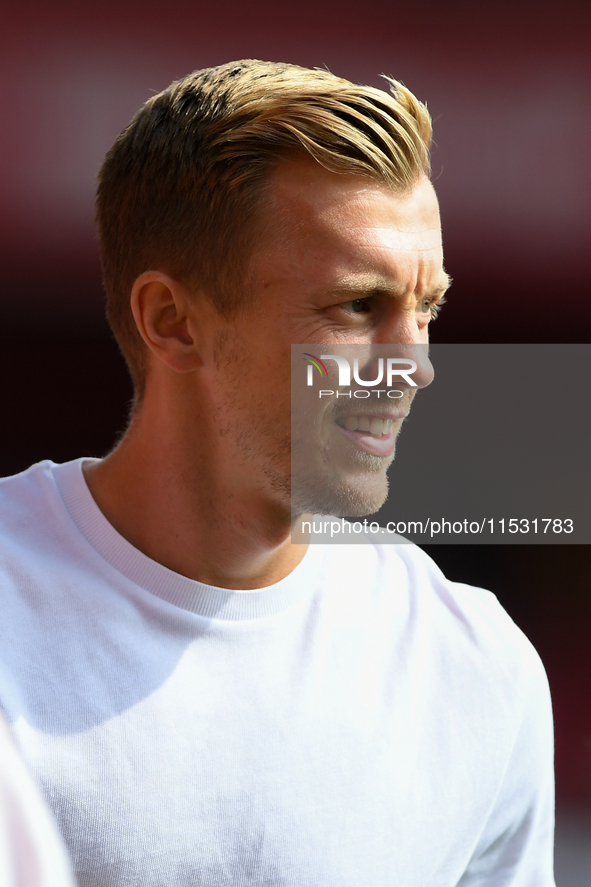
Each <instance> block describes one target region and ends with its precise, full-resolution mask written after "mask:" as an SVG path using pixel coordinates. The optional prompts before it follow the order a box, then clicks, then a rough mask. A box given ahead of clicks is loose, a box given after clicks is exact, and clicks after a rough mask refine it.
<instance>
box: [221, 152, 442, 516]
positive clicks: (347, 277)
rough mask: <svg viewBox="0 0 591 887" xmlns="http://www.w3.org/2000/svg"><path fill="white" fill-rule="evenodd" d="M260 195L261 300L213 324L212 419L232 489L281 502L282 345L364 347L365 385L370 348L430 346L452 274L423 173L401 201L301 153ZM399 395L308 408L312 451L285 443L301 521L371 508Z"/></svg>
mask: <svg viewBox="0 0 591 887" xmlns="http://www.w3.org/2000/svg"><path fill="white" fill-rule="evenodd" d="M267 195H268V196H267V200H266V205H265V207H264V209H263V211H262V219H261V222H262V225H261V227H262V234H261V237H260V239H259V241H258V248H257V250H256V252H255V256H254V263H253V268H254V274H253V295H254V297H255V304H254V306H253V307H252V308H249V309H248V310H247V311H245V312H244V313H242V314H240V315H239V316H237V317H235V318H234V319H233V320H232V321H231V322H230V323H226V324H225V326H220V329H219V330H218V334H217V337H216V339H217V351H216V354H217V359H216V369H217V375H216V377H215V379H212V395H213V396H214V398H215V404H216V405H215V408H214V416H213V418H214V421H215V422H216V425H217V428H218V431H219V435H220V440H221V442H222V444H223V449H224V450H226V449H227V448H228V447H229V446H230V445H231V446H233V447H234V452H233V455H232V454H230V453H229V452H227V453H225V458H226V459H230V460H231V462H232V465H233V469H234V470H235V471H236V473H237V477H238V475H239V476H240V478H241V480H240V482H241V483H248V482H250V483H252V484H253V485H254V487H256V489H257V491H258V492H259V493H266V494H268V495H271V496H272V497H274V498H275V499H276V500H278V501H279V500H280V501H281V502H282V504H284V505H285V504H287V503H289V498H290V474H291V464H290V463H291V459H290V453H291V439H290V427H291V410H290V363H291V361H290V350H291V349H290V346H291V345H292V344H296V343H307V344H311V345H315V344H318V345H320V344H321V345H323V346H324V349H320V350H316V353H317V354H320V353H321V351H322V353H325V354H326V353H330V352H329V351H328V350H326V349H328V347H329V346H333V350H334V348H338V347H339V346H350V345H359V346H364V347H365V354H366V355H367V361H364V360H360V363H359V366H360V374H361V375H362V376H363V377H364V378H365V379H371V378H373V377H375V373H374V369H375V365H376V357H378V356H379V353H385V352H379V349H378V348H377V347H375V348H374V347H373V346H384V345H389V344H391V343H397V344H400V345H406V346H414V345H423V346H426V344H427V342H428V325H429V321H430V320H431V319H432V317H433V316H434V315H435V313H436V311H437V305H438V303H440V302H441V299H442V296H443V292H444V291H445V289H446V288H447V285H448V279H447V276H446V274H445V272H444V271H443V268H442V246H441V232H440V222H439V210H438V205H437V199H436V197H435V192H434V190H433V187H432V185H431V184H430V182H429V181H428V180H427V179H426V178H423V179H421V180H420V181H419V183H418V184H417V186H416V187H415V189H414V190H413V191H412V192H411V193H408V194H404V195H398V194H395V193H393V192H392V191H390V190H389V189H388V188H387V187H386V186H384V185H381V184H379V183H377V182H375V181H372V180H370V179H366V178H362V177H360V176H344V175H337V174H335V173H331V172H328V171H327V170H325V169H323V168H322V167H321V166H320V165H319V164H318V163H316V162H315V161H313V160H308V159H302V158H297V159H295V160H293V161H292V160H286V161H285V162H282V163H281V164H280V165H279V166H278V167H277V168H276V170H275V171H274V173H273V174H272V176H271V179H270V181H269V183H268V191H267ZM372 348H373V350H372ZM420 350H421V349H417V351H420ZM422 350H423V352H426V348H424V349H422ZM378 352H379V353H378ZM358 353H359V354H360V355H361V356H362V352H361V351H359V352H358V351H356V352H355V354H356V355H357V354H358ZM410 356H411V357H412V356H413V355H410ZM415 359H416V352H415ZM419 370H420V371H422V373H423V378H422V381H419V385H420V384H428V381H430V378H429V379H427V378H426V376H427V375H428V374H429V370H430V367H425V366H423V367H419ZM372 373H374V375H373V376H372ZM328 387H329V388H330V387H334V386H331V385H329V386H328ZM397 387H401V390H402V391H403V397H402V398H400V399H398V400H389V401H388V402H387V403H386V402H385V401H383V400H382V401H380V402H379V403H378V402H377V401H375V399H374V398H373V397H372V398H371V399H367V400H360V401H358V402H357V403H354V404H353V405H351V403H347V404H345V403H344V402H338V403H336V404H335V402H334V401H332V400H330V401H327V402H325V403H323V404H321V406H320V407H315V409H316V410H317V411H318V410H320V412H319V413H318V412H317V413H316V415H315V417H314V419H313V424H314V428H315V432H314V446H313V448H312V449H310V434H309V430H307V429H306V430H303V431H302V433H301V434H298V433H296V435H295V437H294V441H293V447H294V471H295V475H296V484H295V485H296V487H297V493H296V492H295V490H294V506H295V511H296V513H301V512H303V511H320V512H323V513H334V514H338V513H340V514H349V515H352V514H368V513H371V512H373V511H376V510H377V508H379V506H380V505H381V504H382V503H383V501H384V499H385V497H386V495H387V477H386V469H387V467H388V465H389V464H390V462H391V461H392V459H393V453H394V445H395V438H396V435H397V433H398V431H399V430H400V426H401V425H402V422H403V420H404V417H405V416H406V415H407V414H408V411H409V409H410V404H411V401H412V398H413V396H414V391H416V389H412V388H410V387H409V386H405V385H403V386H397ZM230 442H231V444H230ZM245 468H247V469H248V471H247V474H248V477H245V473H244V469H245Z"/></svg>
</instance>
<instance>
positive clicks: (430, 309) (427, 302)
mask: <svg viewBox="0 0 591 887" xmlns="http://www.w3.org/2000/svg"><path fill="white" fill-rule="evenodd" d="M442 305H445V298H444V296H440V298H435V299H422V300H421V301H420V302H419V303H418V305H417V310H418V311H419V312H420V313H421V314H430V315H431V320H435V318H436V317H437V315H438V314H439V311H440V310H441V306H442Z"/></svg>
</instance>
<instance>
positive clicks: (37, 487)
mask: <svg viewBox="0 0 591 887" xmlns="http://www.w3.org/2000/svg"><path fill="white" fill-rule="evenodd" d="M54 468H55V464H54V463H53V462H51V461H49V460H46V461H44V462H38V463H37V464H35V465H31V467H30V468H27V470H26V471H22V472H20V474H14V475H12V476H10V477H3V478H0V541H1V540H3V539H6V537H11V536H13V535H14V534H17V535H19V536H20V535H21V534H22V532H23V531H26V529H27V527H30V526H31V524H38V521H39V519H41V520H44V519H45V518H46V517H47V509H48V504H49V502H50V501H51V499H52V498H54V497H55V492H56V488H55V483H54V480H53V469H54Z"/></svg>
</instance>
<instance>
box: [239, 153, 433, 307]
mask: <svg viewBox="0 0 591 887" xmlns="http://www.w3.org/2000/svg"><path fill="white" fill-rule="evenodd" d="M263 227H264V231H263V234H262V237H261V239H260V241H259V247H260V249H259V250H258V251H257V252H258V258H259V263H258V264H259V267H260V270H263V269H264V268H267V269H268V270H269V271H271V270H272V268H273V267H275V271H278V270H279V267H280V266H282V267H283V269H284V271H285V272H286V273H289V274H290V275H292V276H293V275H296V276H300V277H301V275H302V274H303V273H305V272H307V273H308V274H311V275H313V276H314V277H316V278H322V277H324V278H326V283H327V284H329V285H330V280H331V279H332V278H338V279H339V280H342V279H343V278H349V277H351V276H353V277H358V276H359V275H365V276H367V275H369V276H371V277H374V278H379V277H383V278H384V280H385V281H387V282H388V286H389V287H391V288H392V287H397V288H400V287H401V288H403V289H404V290H405V291H406V290H407V289H408V288H409V287H413V288H414V287H416V286H419V285H420V281H421V280H423V279H426V278H428V279H429V281H428V282H429V285H431V286H433V284H434V282H435V279H436V278H438V277H439V278H442V277H444V273H443V271H442V246H441V229H440V221H439V207H438V204H437V198H436V196H435V191H434V190H433V186H432V185H431V183H430V182H429V180H428V179H427V178H426V177H424V178H422V179H421V180H420V181H419V182H417V185H416V187H415V188H414V189H413V190H412V191H409V192H406V193H404V194H397V193H394V192H392V191H391V190H390V189H389V188H388V187H386V186H385V185H382V184H381V183H379V182H377V181H374V180H372V179H369V178H365V177H362V176H350V175H340V174H337V173H332V172H329V171H327V170H325V169H324V168H323V167H321V166H320V164H318V163H316V162H315V161H314V160H312V159H310V160H301V159H298V160H295V161H286V162H283V163H281V164H280V165H279V166H278V167H277V168H276V169H275V170H274V172H273V174H272V175H271V177H270V180H269V182H268V187H267V201H266V205H265V209H264V225H263ZM319 282H320V281H319Z"/></svg>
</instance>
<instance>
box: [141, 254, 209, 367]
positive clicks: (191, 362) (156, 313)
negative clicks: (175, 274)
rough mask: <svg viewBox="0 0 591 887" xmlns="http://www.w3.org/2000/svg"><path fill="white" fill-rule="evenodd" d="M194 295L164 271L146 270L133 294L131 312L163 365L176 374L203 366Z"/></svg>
mask: <svg viewBox="0 0 591 887" xmlns="http://www.w3.org/2000/svg"><path fill="white" fill-rule="evenodd" d="M191 295H193V299H194V298H195V296H194V294H192V293H191V291H190V290H189V289H188V288H187V287H186V286H185V285H184V284H182V283H180V282H179V281H178V280H175V279H174V278H172V277H169V276H168V275H167V274H163V273H162V272H161V271H145V272H144V273H143V274H140V276H139V277H138V278H137V280H136V281H135V283H134V285H133V289H132V291H131V310H132V312H133V316H134V319H135V322H136V326H137V328H138V331H139V334H140V336H141V337H142V339H143V340H144V342H145V343H146V345H147V346H148V348H149V349H150V351H151V352H152V354H154V355H155V356H156V357H157V358H158V359H159V360H160V361H161V362H162V363H164V364H165V365H166V366H167V367H169V368H170V369H171V370H174V372H176V373H188V372H191V371H192V370H194V369H197V368H198V367H199V366H201V355H200V349H199V344H200V343H199V342H198V341H196V339H197V336H196V330H195V326H194V323H193V322H192V315H193V312H192V310H191V309H192V307H193V299H191Z"/></svg>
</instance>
